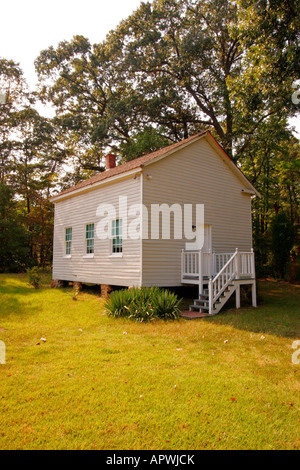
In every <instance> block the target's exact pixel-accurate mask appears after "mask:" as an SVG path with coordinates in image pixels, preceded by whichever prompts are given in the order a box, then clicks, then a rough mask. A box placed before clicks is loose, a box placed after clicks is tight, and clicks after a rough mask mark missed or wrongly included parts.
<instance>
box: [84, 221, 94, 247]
mask: <svg viewBox="0 0 300 470" xmlns="http://www.w3.org/2000/svg"><path fill="white" fill-rule="evenodd" d="M85 238H86V253H87V254H92V253H94V224H88V225H86V231H85Z"/></svg>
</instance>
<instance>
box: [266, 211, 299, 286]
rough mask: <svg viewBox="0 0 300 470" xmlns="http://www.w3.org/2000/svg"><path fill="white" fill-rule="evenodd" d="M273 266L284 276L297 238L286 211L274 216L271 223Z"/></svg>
mask: <svg viewBox="0 0 300 470" xmlns="http://www.w3.org/2000/svg"><path fill="white" fill-rule="evenodd" d="M271 234H272V243H271V251H272V254H273V266H274V272H275V275H276V276H278V277H281V278H284V277H285V275H286V273H287V266H288V263H289V261H290V252H291V249H292V248H293V243H294V240H295V229H294V227H293V225H292V223H291V221H290V219H289V217H288V216H287V215H286V213H285V212H279V213H278V214H277V215H275V216H274V217H273V220H272V225H271Z"/></svg>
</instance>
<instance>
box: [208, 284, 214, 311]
mask: <svg viewBox="0 0 300 470" xmlns="http://www.w3.org/2000/svg"><path fill="white" fill-rule="evenodd" d="M213 296H214V290H213V281H212V278H210V279H209V283H208V307H209V310H208V313H209V315H211V314H212V313H213Z"/></svg>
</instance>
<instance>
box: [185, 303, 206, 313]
mask: <svg viewBox="0 0 300 470" xmlns="http://www.w3.org/2000/svg"><path fill="white" fill-rule="evenodd" d="M191 309H194V310H209V307H208V306H205V305H195V304H193V305H189V310H190V311H191Z"/></svg>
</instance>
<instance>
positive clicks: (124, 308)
mask: <svg viewBox="0 0 300 470" xmlns="http://www.w3.org/2000/svg"><path fill="white" fill-rule="evenodd" d="M180 302H181V300H178V298H177V296H176V295H175V294H174V293H172V292H170V291H168V290H164V289H159V288H158V287H141V288H136V287H134V288H131V289H126V290H125V289H122V290H119V291H114V292H112V294H111V295H110V298H109V299H107V300H106V302H105V304H104V306H105V311H106V313H108V315H111V316H114V317H128V318H131V319H134V320H136V321H140V322H146V321H152V320H155V319H158V318H162V319H165V320H166V319H175V318H178V317H179V312H180V310H179V304H180Z"/></svg>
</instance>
